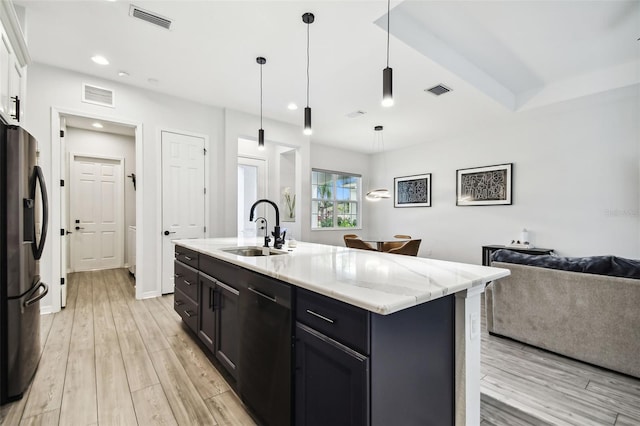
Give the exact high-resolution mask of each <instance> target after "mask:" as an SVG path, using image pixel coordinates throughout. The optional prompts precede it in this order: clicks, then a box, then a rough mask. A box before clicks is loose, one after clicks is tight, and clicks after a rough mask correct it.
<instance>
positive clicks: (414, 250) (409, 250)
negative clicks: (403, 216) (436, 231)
mask: <svg viewBox="0 0 640 426" xmlns="http://www.w3.org/2000/svg"><path fill="white" fill-rule="evenodd" d="M421 242H422V240H411V241H407V242H406V243H404V244H403V245H402V246H400V247H398V248H394V249H391V250H389V251H388V252H387V253H392V254H403V255H405V256H417V255H418V250H419V249H420V243H421Z"/></svg>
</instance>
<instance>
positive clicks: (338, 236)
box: [306, 143, 377, 246]
mask: <svg viewBox="0 0 640 426" xmlns="http://www.w3.org/2000/svg"><path fill="white" fill-rule="evenodd" d="M369 162H370V155H369V154H363V153H360V152H354V151H348V150H346V149H340V148H336V147H332V146H327V145H320V144H315V143H314V144H312V145H311V168H313V169H324V170H330V171H336V172H345V173H353V174H359V175H362V182H363V193H362V205H361V208H362V212H361V213H362V217H361V220H362V229H358V230H354V229H344V230H313V231H310V235H309V238H308V241H312V242H314V243H320V244H330V245H334V246H344V240H343V237H342V236H343V235H344V234H353V233H360V234H361V235H363V236H366V235H369V234H371V235H373V234H376V235H377V232H376V230H374V229H372V228H371V226H370V221H369V215H370V212H371V210H372V209H373V208H375V207H376V206H375V205H374V204H372V203H370V202H367V201H365V199H364V194H365V193H366V190H367V188H366V185H367V184H368V182H369V181H370V179H369ZM307 188H308V189H307V192H309V191H310V189H309V188H311V186H310V185H309V186H308V187H307ZM306 208H307V209H310V204H309V205H307V207H306ZM306 226H307V228H310V224H309V222H307V224H306Z"/></svg>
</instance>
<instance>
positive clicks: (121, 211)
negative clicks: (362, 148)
mask: <svg viewBox="0 0 640 426" xmlns="http://www.w3.org/2000/svg"><path fill="white" fill-rule="evenodd" d="M74 157H86V158H95V159H98V160H108V161H117V162H118V165H119V166H120V172H119V173H118V174H119V178H120V185H119V187H118V190H119V191H120V193H119V194H118V198H119V208H118V231H120V241H119V244H118V246H119V249H118V250H119V251H120V260H121V262H120V263H121V266H120V267H122V268H124V267H125V264H126V260H125V256H124V252H125V251H126V250H125V242H126V239H127V237H126V223H125V222H126V221H125V202H124V201H125V200H124V198H125V195H124V192H125V191H124V190H125V188H124V186H125V164H124V158H123V157H113V156H109V155H94V154H87V153H84V152H80V151H74V152H69V163H68V164H69V184H68V187H69V189H73V188H72V187H71V181H72V179H73V176H72V167H73V166H72V165H73V159H74ZM66 192H67V198H68V199H69V210H68V212H67V218H68V219H69V223H67V224H66V225H67V226H68V228H67V229H70V228H71V211H72V207H71V194H70V192H71V191H66ZM64 201H65V200H63V202H64ZM66 241H67V244H69V249H70V250H69V255H70V256H71V259H70V260H69V265H70V266H71V268H70V269H71V272H76V270H75V269H74V268H73V250H71V243H70V242H69V240H66Z"/></svg>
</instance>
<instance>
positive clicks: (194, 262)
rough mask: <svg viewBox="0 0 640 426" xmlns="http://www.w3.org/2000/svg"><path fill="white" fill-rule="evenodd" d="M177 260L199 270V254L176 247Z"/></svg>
mask: <svg viewBox="0 0 640 426" xmlns="http://www.w3.org/2000/svg"><path fill="white" fill-rule="evenodd" d="M175 253H176V260H179V261H180V262H182V263H184V264H187V265H189V266H192V267H194V268H196V269H198V252H197V251H193V250H189V249H188V248H184V247H182V246H176V252H175Z"/></svg>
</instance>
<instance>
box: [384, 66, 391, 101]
mask: <svg viewBox="0 0 640 426" xmlns="http://www.w3.org/2000/svg"><path fill="white" fill-rule="evenodd" d="M382 106H386V107H390V106H393V69H392V68H389V67H386V68H385V69H384V70H382Z"/></svg>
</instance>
